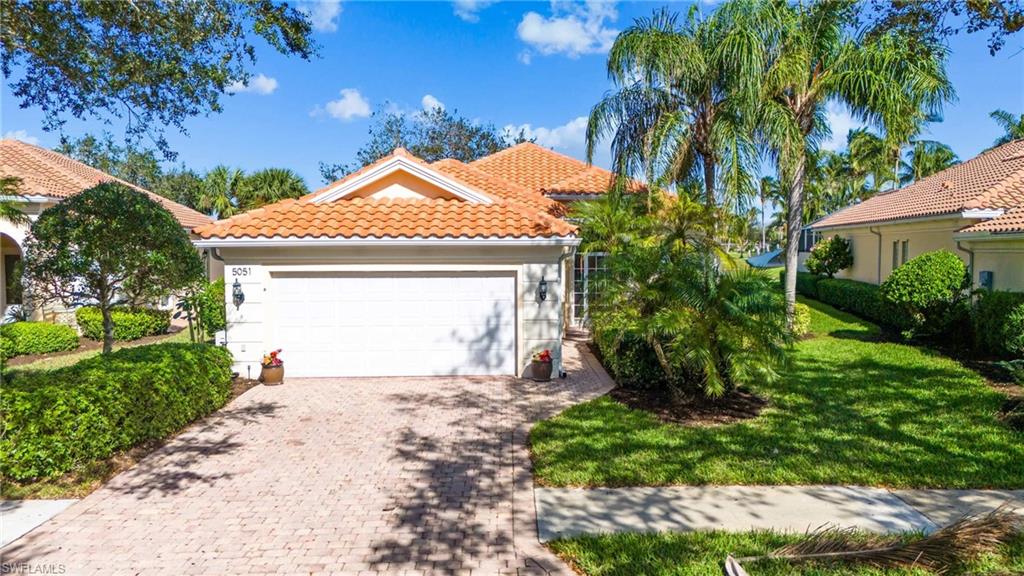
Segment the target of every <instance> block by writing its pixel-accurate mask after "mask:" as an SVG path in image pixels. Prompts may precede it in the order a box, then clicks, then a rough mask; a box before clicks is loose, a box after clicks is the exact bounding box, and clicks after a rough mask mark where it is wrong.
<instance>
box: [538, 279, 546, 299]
mask: <svg viewBox="0 0 1024 576" xmlns="http://www.w3.org/2000/svg"><path fill="white" fill-rule="evenodd" d="M537 297H538V298H540V301H541V302H543V301H545V300H547V299H548V281H547V280H545V279H544V278H541V279H540V284H539V285H538V286H537Z"/></svg>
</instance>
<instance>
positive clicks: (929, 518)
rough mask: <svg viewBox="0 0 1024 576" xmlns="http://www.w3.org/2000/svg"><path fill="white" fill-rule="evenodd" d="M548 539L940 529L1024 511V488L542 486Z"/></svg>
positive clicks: (541, 516) (543, 531) (542, 520)
mask: <svg viewBox="0 0 1024 576" xmlns="http://www.w3.org/2000/svg"><path fill="white" fill-rule="evenodd" d="M534 496H535V498H536V501H537V519H538V521H537V524H538V531H539V535H540V539H541V541H543V542H547V541H549V540H553V539H555V538H559V537H568V536H576V535H580V534H598V533H614V532H667V531H673V532H686V531H693V530H730V531H743V530H751V529H775V530H780V531H796V532H804V531H806V530H813V529H815V528H818V527H819V526H822V525H825V524H829V525H838V526H843V527H847V526H851V527H856V528H859V529H862V530H867V531H871V532H883V533H888V532H907V531H924V532H928V531H932V530H935V529H936V528H937V527H939V526H944V525H946V524H949V523H950V522H953V521H955V520H956V519H958V518H960V517H962V516H965V515H968V514H977V513H979V512H987V511H989V510H993V509H995V508H997V507H999V506H1000V505H1002V504H1004V503H1009V505H1010V506H1011V507H1014V508H1016V509H1018V510H1021V511H1024V490H1016V491H1000V490H991V491H989V490H897V491H889V490H885V489H881V488H863V487H857V486H669V487H643V488H597V489H578V488H537V489H536V490H535V492H534Z"/></svg>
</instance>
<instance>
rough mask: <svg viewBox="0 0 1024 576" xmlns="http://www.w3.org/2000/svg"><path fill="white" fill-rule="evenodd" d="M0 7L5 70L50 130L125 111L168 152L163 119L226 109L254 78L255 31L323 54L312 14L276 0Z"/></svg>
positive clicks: (300, 51) (172, 123)
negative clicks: (237, 88) (238, 87)
mask: <svg viewBox="0 0 1024 576" xmlns="http://www.w3.org/2000/svg"><path fill="white" fill-rule="evenodd" d="M0 12H2V13H0V20H2V21H3V23H4V25H3V26H0V70H2V72H3V75H4V77H5V78H6V79H7V80H8V82H9V85H10V88H11V91H12V92H13V94H14V96H15V98H18V99H19V100H20V101H21V105H22V106H23V107H28V106H38V107H39V109H40V110H41V111H42V113H43V118H44V124H43V127H44V129H46V130H54V129H59V128H61V127H62V126H63V125H64V124H65V123H66V122H67V120H68V119H70V118H76V119H85V118H99V119H103V120H106V121H110V120H111V119H112V118H118V119H121V120H123V122H124V123H125V124H126V129H127V133H128V134H129V136H131V137H133V138H137V137H139V136H141V135H143V134H147V135H149V136H150V137H151V138H152V139H153V141H154V142H155V143H156V145H157V148H158V149H160V150H161V151H162V152H163V153H164V154H165V155H167V156H169V157H173V153H172V152H171V150H170V148H169V146H168V144H167V141H166V139H165V138H164V136H163V131H164V127H175V128H177V129H179V130H181V131H184V121H185V120H186V119H187V118H189V117H192V116H197V115H200V114H205V113H209V112H219V111H220V110H221V103H220V97H221V95H222V94H224V93H225V92H226V90H227V88H228V87H229V86H230V85H232V84H234V83H236V82H241V83H245V82H247V81H248V79H249V78H250V74H251V67H252V65H253V64H255V62H256V47H255V45H254V44H253V39H254V38H256V37H259V38H262V39H263V41H265V42H266V43H267V44H269V45H270V46H271V47H273V48H274V49H275V50H277V51H278V52H280V53H282V54H285V55H295V56H298V57H300V58H303V59H309V58H310V57H311V56H313V55H314V54H315V52H316V46H315V44H314V43H313V41H312V39H311V33H312V25H311V23H310V21H309V18H308V17H307V16H306V15H305V14H304V13H303V12H302V11H300V10H299V9H298V8H295V7H293V6H290V5H289V4H287V3H277V2H273V1H271V0H244V1H234V0H195V1H190V2H172V1H165V0H159V1H152V2H130V3H123V2H92V1H87V0H69V1H64V2H48V1H39V0H3V3H2V4H0Z"/></svg>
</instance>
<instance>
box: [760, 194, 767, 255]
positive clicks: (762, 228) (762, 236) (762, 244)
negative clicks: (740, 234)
mask: <svg viewBox="0 0 1024 576" xmlns="http://www.w3.org/2000/svg"><path fill="white" fill-rule="evenodd" d="M764 232H765V231H764V194H762V195H761V252H762V253H764V252H767V251H768V242H766V241H765V234H764Z"/></svg>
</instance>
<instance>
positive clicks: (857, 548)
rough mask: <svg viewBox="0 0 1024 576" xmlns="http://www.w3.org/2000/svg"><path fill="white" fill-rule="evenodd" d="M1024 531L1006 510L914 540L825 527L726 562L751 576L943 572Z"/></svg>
mask: <svg viewBox="0 0 1024 576" xmlns="http://www.w3.org/2000/svg"><path fill="white" fill-rule="evenodd" d="M1022 528H1024V526H1022V521H1021V517H1020V516H1018V515H1017V514H1015V512H1014V511H1013V510H1011V509H1009V508H1007V507H1005V506H1003V507H1000V508H998V509H996V510H993V511H992V512H990V513H988V514H983V515H977V516H968V517H965V518H963V519H961V520H959V521H957V522H955V523H953V524H950V525H949V526H946V527H945V528H942V529H941V530H938V531H936V532H933V533H931V534H928V535H926V536H924V537H922V538H918V539H912V540H908V539H907V538H905V537H903V536H874V535H872V536H864V535H863V533H860V532H858V531H856V530H855V529H852V528H838V527H823V528H819V529H817V530H815V531H813V532H811V533H809V534H808V535H807V538H806V539H804V540H801V541H800V542H797V543H794V544H789V545H786V546H783V547H782V548H779V549H778V550H775V551H774V552H771V553H770V554H767V555H764V556H747V557H743V558H736V559H733V558H732V557H730V558H729V560H733V562H731V563H730V562H729V560H727V561H726V564H725V573H726V574H727V575H729V576H732V575H741V574H745V573H744V572H743V571H742V570H743V569H742V568H741V567H740V564H741V563H748V564H749V563H753V562H758V561H761V560H788V561H791V562H808V561H829V560H840V561H844V562H860V563H864V564H869V565H871V566H875V567H877V568H887V567H893V566H921V567H924V568H928V569H930V570H934V571H936V572H939V573H941V572H943V571H945V570H947V569H949V568H950V567H952V566H955V565H957V564H959V563H962V562H964V561H966V560H970V559H973V558H977V557H978V556H980V555H982V554H985V553H988V552H994V551H995V550H996V549H998V548H999V546H1001V545H1003V544H1005V543H1006V542H1008V541H1009V539H1010V538H1011V537H1012V536H1013V535H1014V534H1016V533H1017V532H1018V531H1020V530H1021V529H1022ZM737 569H739V571H736V570H737ZM730 570H732V572H730Z"/></svg>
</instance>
